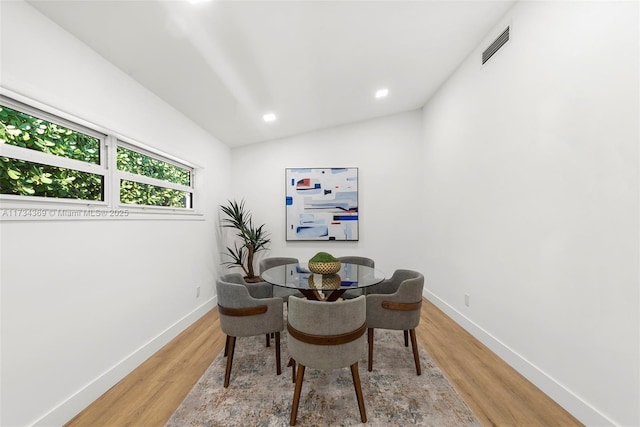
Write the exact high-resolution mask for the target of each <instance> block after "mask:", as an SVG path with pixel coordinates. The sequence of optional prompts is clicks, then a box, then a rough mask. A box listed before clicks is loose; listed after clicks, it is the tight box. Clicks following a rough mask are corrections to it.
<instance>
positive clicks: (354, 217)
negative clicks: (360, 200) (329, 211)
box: [333, 215, 358, 221]
mask: <svg viewBox="0 0 640 427" xmlns="http://www.w3.org/2000/svg"><path fill="white" fill-rule="evenodd" d="M333 220H334V221H357V220H358V215H350V216H349V215H334V216H333Z"/></svg>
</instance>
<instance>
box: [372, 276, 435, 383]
mask: <svg viewBox="0 0 640 427" xmlns="http://www.w3.org/2000/svg"><path fill="white" fill-rule="evenodd" d="M423 288H424V276H423V275H422V274H421V273H419V272H417V271H413V270H396V271H395V272H394V273H393V275H392V276H391V278H389V279H387V280H384V281H383V282H382V283H380V284H378V285H374V286H371V287H369V288H368V293H367V328H368V330H367V332H368V334H367V339H368V341H369V363H368V365H369V366H368V368H369V371H371V370H372V369H373V340H374V338H373V331H374V329H376V328H378V329H392V330H398V331H404V345H405V346H407V347H408V346H409V342H408V341H409V340H408V335H409V334H410V335H411V346H412V347H413V359H414V361H415V364H416V374H418V375H420V374H422V370H421V369H420V358H419V356H418V345H417V342H416V329H415V328H416V327H417V326H418V324H419V323H420V308H421V307H422V290H423Z"/></svg>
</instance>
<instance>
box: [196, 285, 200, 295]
mask: <svg viewBox="0 0 640 427" xmlns="http://www.w3.org/2000/svg"><path fill="white" fill-rule="evenodd" d="M199 296H200V286H196V298H198V297H199Z"/></svg>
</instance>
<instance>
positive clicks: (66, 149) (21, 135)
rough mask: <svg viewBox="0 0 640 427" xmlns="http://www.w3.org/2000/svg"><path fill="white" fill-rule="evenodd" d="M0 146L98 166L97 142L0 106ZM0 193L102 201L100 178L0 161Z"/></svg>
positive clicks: (98, 146)
mask: <svg viewBox="0 0 640 427" xmlns="http://www.w3.org/2000/svg"><path fill="white" fill-rule="evenodd" d="M0 124H1V125H0V143H6V144H8V145H14V146H17V147H23V148H27V149H30V150H35V151H40V152H43V153H47V154H52V155H56V156H61V157H66V158H69V159H74V160H80V161H83V162H88V163H94V164H99V163H100V140H99V139H97V138H95V137H92V136H89V135H85V134H83V133H81V132H77V131H74V130H71V129H69V128H66V127H64V126H60V125H57V124H55V123H51V122H49V121H46V120H43V119H39V118H37V117H34V116H31V115H29V114H26V113H22V112H20V111H16V110H14V109H12V108H9V107H5V106H4V105H0ZM0 193H1V194H14V195H20V196H41V197H52V198H64V199H80V200H103V179H102V176H101V175H95V174H90V173H86V172H81V171H77V170H73V169H66V168H60V167H55V166H49V165H42V164H38V163H34V162H28V161H25V160H19V159H13V158H10V157H0Z"/></svg>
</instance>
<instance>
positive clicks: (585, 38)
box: [423, 2, 640, 426]
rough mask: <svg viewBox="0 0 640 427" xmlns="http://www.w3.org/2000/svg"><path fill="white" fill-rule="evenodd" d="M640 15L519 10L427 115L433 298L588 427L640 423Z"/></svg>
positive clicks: (609, 6)
mask: <svg viewBox="0 0 640 427" xmlns="http://www.w3.org/2000/svg"><path fill="white" fill-rule="evenodd" d="M638 22H639V12H638V3H637V2H523V3H519V4H517V5H516V6H515V7H514V8H513V9H512V10H511V11H510V12H509V13H508V15H507V16H506V17H505V19H504V21H503V22H502V23H501V24H500V25H498V26H496V27H495V32H494V33H493V34H491V35H490V36H488V37H487V40H486V41H485V43H483V44H482V45H481V46H480V47H479V48H478V50H477V51H476V52H474V53H473V55H471V56H470V57H469V58H468V60H467V61H466V62H465V63H464V64H463V65H462V66H461V67H460V68H459V69H458V71H457V72H456V73H455V74H454V75H453V76H452V77H451V78H450V79H449V81H448V82H447V83H446V84H445V85H444V87H442V88H441V90H440V91H439V93H438V94H437V95H436V96H435V97H434V98H433V99H432V100H430V102H429V103H428V104H427V105H426V107H425V108H424V126H425V134H424V144H425V153H424V164H425V172H424V174H425V176H424V188H425V191H424V198H425V200H426V207H425V210H424V216H423V220H424V222H423V224H424V225H425V227H426V230H425V234H426V236H428V239H427V240H426V250H425V251H424V256H425V260H426V261H425V265H426V273H427V277H428V280H427V286H428V291H429V293H430V298H432V299H434V300H435V301H437V302H438V303H439V305H440V306H441V307H443V308H445V310H446V311H447V312H448V313H449V314H451V315H453V316H454V317H455V318H456V319H457V320H458V321H459V322H460V323H462V324H464V325H465V326H466V327H467V328H469V329H470V330H471V331H472V332H473V333H474V334H475V335H476V336H478V337H480V338H482V339H483V340H484V341H485V343H488V344H489V345H490V346H491V347H492V348H493V349H494V350H495V351H496V352H498V354H500V355H501V356H502V357H503V358H505V359H506V360H507V361H509V362H510V363H512V364H513V365H514V366H515V367H517V368H518V369H520V370H521V372H523V373H524V374H525V376H527V377H528V378H529V379H531V380H532V381H534V382H535V383H536V384H538V385H539V386H540V387H541V388H542V389H543V390H544V391H546V392H547V394H549V395H550V396H552V397H553V398H555V399H556V400H557V401H558V402H559V403H561V404H562V405H563V406H564V407H565V408H567V409H568V410H570V411H571V412H572V413H573V414H574V415H575V416H577V417H578V418H579V419H580V420H581V421H583V422H585V423H587V424H588V425H605V424H609V423H615V424H619V425H626V426H637V425H640V410H639V409H638V405H639V402H640V391H639V390H640V380H639V364H640V352H639V346H640V343H639V323H640V317H639V312H640V309H639V291H638V289H639V275H638V268H639V263H638V257H639V251H638V246H639V238H638V233H639V209H638V192H639V186H638V169H639V167H638V165H639V163H638V155H639V152H638V141H639V130H638V126H639V114H640V110H639V107H638V102H639V96H638V95H639V89H640V88H639V84H638V79H639V75H640V74H639V71H640V70H639V66H638V58H639V35H640V34H639V30H638V27H639V24H638ZM508 23H510V24H511V41H510V42H509V43H508V44H507V45H506V46H505V47H504V48H503V49H502V50H501V51H500V52H498V54H497V55H496V56H495V57H494V58H493V59H491V60H490V62H488V63H487V64H486V65H485V66H484V67H483V66H482V65H481V62H480V57H481V52H482V50H484V48H486V46H487V45H488V44H489V43H490V42H491V41H492V40H493V39H494V38H495V36H497V34H499V32H501V31H502V29H504V28H505V26H506V24H508ZM464 294H468V295H469V296H470V306H469V307H466V306H465V305H464Z"/></svg>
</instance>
